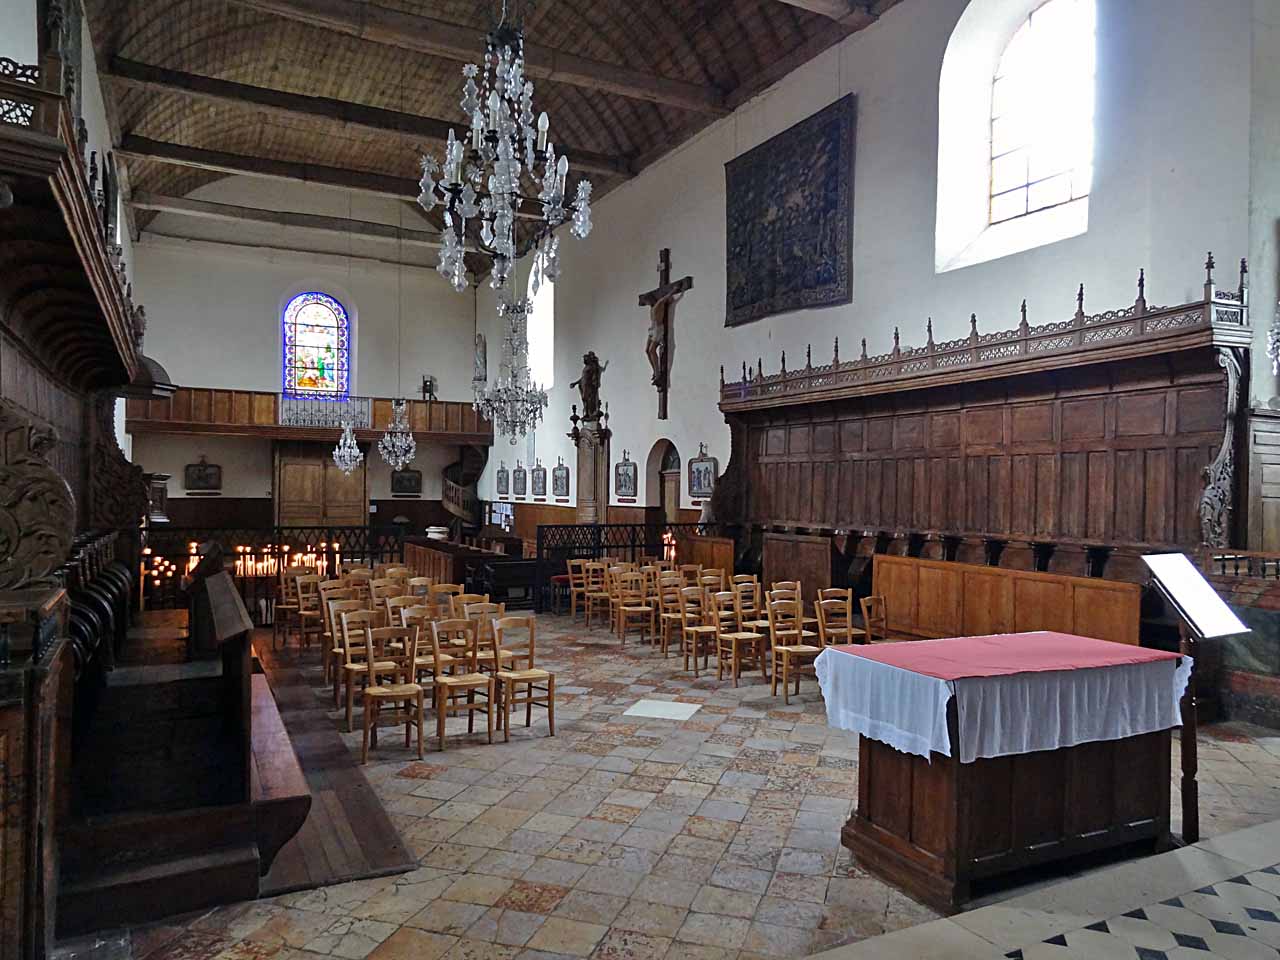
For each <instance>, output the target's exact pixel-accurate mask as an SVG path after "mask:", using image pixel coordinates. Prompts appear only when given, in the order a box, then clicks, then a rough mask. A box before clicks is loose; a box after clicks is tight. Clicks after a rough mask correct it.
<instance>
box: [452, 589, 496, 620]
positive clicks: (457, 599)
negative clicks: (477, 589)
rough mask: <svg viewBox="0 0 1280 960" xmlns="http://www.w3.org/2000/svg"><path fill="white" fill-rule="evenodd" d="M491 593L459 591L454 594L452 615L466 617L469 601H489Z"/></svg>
mask: <svg viewBox="0 0 1280 960" xmlns="http://www.w3.org/2000/svg"><path fill="white" fill-rule="evenodd" d="M488 602H489V595H488V594H487V593H458V594H454V597H453V602H452V603H451V604H450V605H449V609H450V611H452V612H451V614H450V615H451V616H454V617H465V616H466V613H465V610H466V607H467V604H469V603H488Z"/></svg>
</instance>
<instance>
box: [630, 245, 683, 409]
mask: <svg viewBox="0 0 1280 960" xmlns="http://www.w3.org/2000/svg"><path fill="white" fill-rule="evenodd" d="M692 289H693V277H685V278H683V279H681V280H677V281H675V282H674V283H672V281H671V251H670V250H667V249H665V248H664V249H662V250H660V251H658V286H656V287H655V288H654V289H652V290H650V291H649V292H648V293H642V294H640V306H642V307H648V308H649V332H648V334H647V336H646V338H645V344H644V352H645V355H646V356H647V357H648V358H649V366H650V367H651V368H652V370H653V379H652V383H653V385H654V386H655V387H657V388H658V419H659V420H665V419H667V389H668V387H669V386H670V385H671V347H672V345H673V343H674V340H673V338H672V335H671V322H672V320H674V319H675V313H676V304H677V303H679V302H680V298H681V297H682V296H684V293H685V291H686V290H692Z"/></svg>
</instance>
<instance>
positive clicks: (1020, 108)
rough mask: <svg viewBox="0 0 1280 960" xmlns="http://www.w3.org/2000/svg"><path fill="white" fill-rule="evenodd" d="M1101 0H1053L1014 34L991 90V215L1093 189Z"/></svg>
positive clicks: (1025, 210)
mask: <svg viewBox="0 0 1280 960" xmlns="http://www.w3.org/2000/svg"><path fill="white" fill-rule="evenodd" d="M1096 21H1097V15H1096V10H1095V0H1049V2H1048V3H1045V4H1043V5H1042V6H1040V7H1038V8H1037V9H1036V10H1035V11H1033V12H1032V13H1031V15H1030V16H1029V17H1027V19H1026V21H1025V22H1024V23H1023V24H1022V26H1021V27H1020V28H1019V29H1018V32H1017V33H1015V34H1014V35H1013V39H1012V40H1010V41H1009V45H1008V46H1007V47H1006V48H1005V51H1004V55H1003V56H1002V57H1001V58H1000V66H999V69H998V70H997V71H996V77H995V82H994V85H993V88H992V98H991V217H990V222H991V223H1000V222H1002V221H1005V220H1012V219H1013V218H1015V217H1024V216H1026V215H1027V214H1029V213H1035V212H1036V211H1037V210H1044V209H1046V208H1048V207H1054V206H1057V205H1059V204H1063V203H1069V202H1071V201H1072V200H1078V199H1080V198H1081V197H1087V196H1088V195H1089V187H1090V183H1091V181H1092V179H1093V101H1094V59H1095V53H1094V46H1095V40H1094V30H1095V26H1096Z"/></svg>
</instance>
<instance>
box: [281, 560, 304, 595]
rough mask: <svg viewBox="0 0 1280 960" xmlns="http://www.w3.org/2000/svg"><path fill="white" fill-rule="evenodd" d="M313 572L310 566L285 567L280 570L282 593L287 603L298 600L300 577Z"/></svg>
mask: <svg viewBox="0 0 1280 960" xmlns="http://www.w3.org/2000/svg"><path fill="white" fill-rule="evenodd" d="M310 572H311V568H310V567H298V566H293V567H285V568H284V569H283V570H281V571H280V593H281V596H282V597H283V598H284V601H285V602H286V603H297V602H298V578H299V577H304V576H306V575H307V574H309V573H310Z"/></svg>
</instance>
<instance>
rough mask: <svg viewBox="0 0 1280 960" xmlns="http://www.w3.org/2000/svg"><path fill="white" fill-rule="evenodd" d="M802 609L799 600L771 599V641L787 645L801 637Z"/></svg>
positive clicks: (773, 644)
mask: <svg viewBox="0 0 1280 960" xmlns="http://www.w3.org/2000/svg"><path fill="white" fill-rule="evenodd" d="M800 617H801V611H800V601H799V600H770V601H769V643H770V645H771V646H786V645H788V644H791V643H795V642H797V641H798V640H799V639H800V629H801V620H800Z"/></svg>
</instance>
